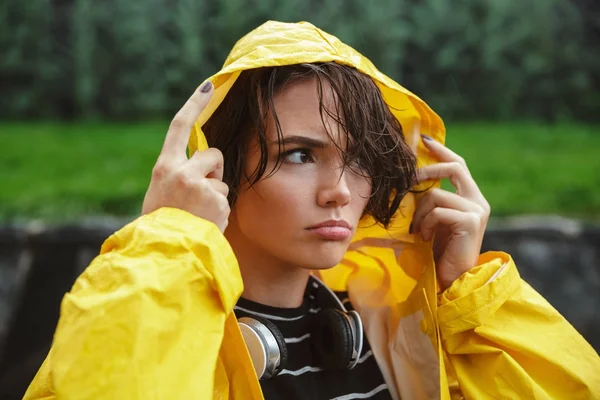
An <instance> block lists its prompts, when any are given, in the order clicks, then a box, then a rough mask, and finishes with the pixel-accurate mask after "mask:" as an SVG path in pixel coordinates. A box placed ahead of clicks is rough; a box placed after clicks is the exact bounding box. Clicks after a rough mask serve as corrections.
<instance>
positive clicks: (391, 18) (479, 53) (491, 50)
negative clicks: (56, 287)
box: [0, 0, 600, 121]
mask: <svg viewBox="0 0 600 400" xmlns="http://www.w3.org/2000/svg"><path fill="white" fill-rule="evenodd" d="M268 19H278V20H283V21H299V20H308V21H310V22H312V23H314V24H316V25H317V26H319V27H321V28H323V29H325V30H326V31H328V32H330V33H332V34H335V35H337V36H339V37H340V38H341V39H342V40H344V41H345V42H347V43H349V44H351V45H352V46H354V47H355V48H357V49H358V50H359V51H361V52H362V53H364V54H365V55H366V56H368V57H370V58H371V59H372V60H373V62H374V63H375V64H376V65H377V66H378V67H379V68H380V69H381V70H383V71H384V72H385V73H387V74H388V75H390V76H391V77H393V78H395V79H397V80H398V81H400V82H401V83H402V84H404V85H405V86H406V87H408V88H409V89H411V90H412V91H414V92H416V93H417V94H418V95H420V96H421V97H423V98H424V99H426V100H427V101H428V102H429V103H430V104H431V105H432V106H433V107H434V109H436V110H437V111H438V112H439V113H440V114H441V115H442V117H444V118H451V119H478V120H481V119H512V118H519V119H541V120H545V121H554V120H570V119H577V120H585V121H599V120H600V113H599V112H598V110H600V91H598V90H597V89H598V88H599V87H600V52H599V51H598V47H599V45H598V44H599V38H600V2H598V1H597V0H596V1H592V0H573V1H566V0H521V1H517V0H511V1H509V0H457V1H448V0H377V1H364V0H327V1H318V0H309V1H308V0H307V1H296V2H287V1H276V0H227V1H209V0H205V1H202V0H135V1H131V0H103V1H92V0H53V1H49V0H32V1H22V0H3V2H2V4H1V5H0V54H1V56H0V87H1V88H2V89H1V90H2V96H0V118H10V119H22V118H31V117H34V118H92V119H94V118H113V119H122V118H124V119H132V118H155V117H168V116H171V115H172V114H173V112H174V111H175V110H177V109H178V108H179V106H180V105H181V103H182V102H183V101H184V100H185V99H186V98H187V96H188V95H189V93H190V92H191V91H192V90H193V89H194V88H195V87H196V85H198V84H199V83H201V82H202V81H203V80H204V79H205V78H206V77H208V76H209V75H211V74H212V73H214V72H216V71H217V70H218V69H219V67H220V66H221V64H222V62H223V61H224V59H225V57H226V55H227V53H228V51H229V50H230V49H231V47H232V46H233V44H234V43H235V41H236V40H237V39H239V38H240V37H241V36H242V35H244V34H245V33H247V32H248V31H250V30H251V29H253V28H254V27H256V26H258V25H259V24H261V23H262V22H264V21H265V20H268Z"/></svg>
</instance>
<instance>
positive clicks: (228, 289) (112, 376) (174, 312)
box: [25, 208, 243, 399]
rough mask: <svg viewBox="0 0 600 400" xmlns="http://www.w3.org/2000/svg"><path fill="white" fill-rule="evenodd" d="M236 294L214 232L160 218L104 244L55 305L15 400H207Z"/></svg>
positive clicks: (237, 280)
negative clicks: (41, 352)
mask: <svg viewBox="0 0 600 400" xmlns="http://www.w3.org/2000/svg"><path fill="white" fill-rule="evenodd" d="M242 289H243V286H242V280H241V276H240V272H239V268H238V265H237V262H236V260H235V257H234V255H233V252H232V250H231V248H230V247H229V244H228V243H227V241H226V240H225V238H224V237H223V235H222V234H221V232H220V231H219V230H218V228H217V227H216V226H215V225H214V224H212V223H210V222H208V221H205V220H202V219H200V218H197V217H194V216H192V215H191V214H188V213H186V212H184V211H181V210H176V209H168V208H163V209H160V210H157V211H155V212H153V213H151V214H149V215H145V216H143V217H140V218H138V219H137V220H136V221H134V222H132V223H131V224H129V225H127V226H126V227H124V228H123V229H121V230H120V231H118V232H116V233H115V234H113V235H112V236H111V237H110V238H108V239H107V240H106V242H105V243H104V244H103V246H102V249H101V253H100V255H99V256H98V257H97V258H96V259H95V260H94V261H93V262H92V263H91V264H90V266H89V267H88V268H87V269H86V270H85V271H84V272H83V274H82V275H81V276H80V277H79V278H78V279H77V281H76V282H75V284H74V286H73V288H72V289H71V291H70V292H69V293H67V294H66V295H65V297H64V299H63V301H62V304H61V312H60V319H59V322H58V326H57V329H56V332H55V336H54V341H53V344H52V348H51V350H50V352H49V354H48V356H47V358H46V360H45V361H44V364H43V365H42V368H41V369H40V370H39V371H38V374H37V375H36V377H35V378H34V380H33V382H32V383H31V385H30V387H29V389H28V391H27V393H26V395H25V399H41V398H43V399H53V398H59V399H75V398H76V399H108V398H110V399H154V398H174V399H191V398H197V399H209V398H212V394H213V385H214V375H215V368H216V365H217V357H218V354H219V349H220V347H221V342H222V340H223V334H224V327H225V319H226V317H227V316H228V315H229V314H230V313H231V312H232V310H233V307H234V305H235V303H236V302H237V299H238V298H239V296H240V295H241V292H242Z"/></svg>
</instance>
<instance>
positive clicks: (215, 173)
mask: <svg viewBox="0 0 600 400" xmlns="http://www.w3.org/2000/svg"><path fill="white" fill-rule="evenodd" d="M185 168H186V169H188V170H189V172H190V173H191V174H192V175H196V176H200V177H202V178H213V179H218V180H223V153H221V152H220V151H219V149H215V148H214V147H211V148H209V149H206V150H203V151H196V152H195V153H194V155H193V156H192V158H190V160H189V162H187V163H186V166H185Z"/></svg>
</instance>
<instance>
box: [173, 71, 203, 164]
mask: <svg viewBox="0 0 600 400" xmlns="http://www.w3.org/2000/svg"><path fill="white" fill-rule="evenodd" d="M212 93H213V85H212V83H211V82H210V81H206V82H205V83H204V84H203V85H202V86H201V87H200V89H198V90H196V91H195V92H194V93H193V94H192V96H191V97H190V98H189V99H188V101H186V102H185V104H184V105H183V107H181V109H180V110H179V111H178V112H177V114H175V117H174V118H173V120H172V121H171V125H170V126H169V130H168V131H167V136H166V137H165V142H164V144H163V148H162V151H161V157H162V156H167V157H185V155H186V148H187V145H188V141H189V139H190V132H191V130H192V127H193V126H194V122H195V121H196V119H198V116H199V115H200V113H201V112H202V110H204V107H206V105H207V104H208V101H209V100H210V98H211V97H212Z"/></svg>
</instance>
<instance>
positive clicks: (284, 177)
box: [228, 79, 371, 269]
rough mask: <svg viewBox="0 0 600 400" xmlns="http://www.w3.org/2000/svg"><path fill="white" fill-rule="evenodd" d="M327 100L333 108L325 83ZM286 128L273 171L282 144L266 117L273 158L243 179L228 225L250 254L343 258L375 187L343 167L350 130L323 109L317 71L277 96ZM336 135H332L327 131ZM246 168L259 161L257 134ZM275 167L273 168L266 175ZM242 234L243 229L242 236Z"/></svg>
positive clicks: (294, 259)
mask: <svg viewBox="0 0 600 400" xmlns="http://www.w3.org/2000/svg"><path fill="white" fill-rule="evenodd" d="M323 91H324V93H323V102H324V105H325V107H326V108H328V109H329V110H335V105H334V97H333V96H334V95H333V94H332V93H331V90H330V88H329V87H328V86H325V85H324V86H323ZM274 106H275V110H276V113H277V116H278V118H279V123H280V126H281V130H282V136H283V142H282V150H281V151H282V155H283V164H282V165H281V167H279V169H277V171H276V172H275V173H274V174H271V175H270V174H269V172H271V171H272V169H273V167H274V166H275V165H276V162H277V156H278V154H279V144H278V140H277V131H276V128H275V122H274V120H273V119H272V117H270V118H271V120H270V121H268V123H267V140H268V141H269V163H268V166H267V170H266V174H265V176H264V177H263V178H262V179H261V180H259V181H258V182H257V183H256V184H255V185H254V186H253V187H248V185H246V186H242V189H241V191H240V193H239V196H238V198H237V201H236V203H235V205H234V207H233V210H232V216H231V218H230V228H228V230H229V229H231V228H232V225H233V226H235V228H234V229H233V230H235V232H236V233H235V235H236V236H237V237H236V240H235V241H234V242H233V243H234V250H236V249H235V243H236V242H237V243H239V242H240V240H241V241H243V242H245V243H244V247H246V248H251V249H252V250H251V251H250V253H252V254H254V255H253V259H255V260H256V262H260V261H259V260H264V261H266V260H269V261H274V262H276V263H280V264H284V265H293V266H297V267H301V268H309V269H323V268H330V267H333V266H335V265H336V264H338V263H339V262H340V261H341V260H342V258H343V256H344V253H345V252H346V250H347V248H348V245H349V244H350V240H351V238H352V236H353V234H354V233H355V231H356V227H357V224H358V221H359V219H360V217H361V215H362V213H363V210H364V209H365V207H366V205H367V202H368V200H369V196H370V194H371V183H370V180H369V179H367V178H365V177H363V176H361V175H359V174H357V173H356V172H353V169H356V168H348V167H346V168H344V163H343V159H342V155H341V154H340V151H339V149H338V148H337V147H336V143H337V145H338V146H341V148H342V149H344V146H345V144H346V134H345V133H344V132H343V131H342V130H341V129H340V127H339V125H338V124H337V123H336V122H335V121H334V120H333V119H332V118H330V117H329V118H328V119H327V118H326V119H325V125H326V126H323V121H322V119H321V115H320V112H319V97H318V92H317V83H316V81H315V80H314V79H310V80H302V81H295V82H292V83H289V84H287V85H286V86H285V88H284V89H283V91H281V92H280V93H279V94H278V95H277V96H275V98H274ZM327 131H329V132H330V135H331V136H332V137H333V138H334V139H335V142H336V143H334V142H333V141H332V139H330V137H329V136H330V135H328V134H327ZM246 159H247V163H246V173H247V175H248V176H250V175H251V174H252V173H253V172H254V171H255V169H256V166H257V165H258V163H259V159H260V152H259V150H258V139H257V138H255V139H254V140H252V141H251V143H250V145H249V150H248V154H247V158H246ZM269 175H270V176H269ZM240 236H241V237H240Z"/></svg>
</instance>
